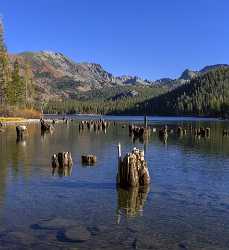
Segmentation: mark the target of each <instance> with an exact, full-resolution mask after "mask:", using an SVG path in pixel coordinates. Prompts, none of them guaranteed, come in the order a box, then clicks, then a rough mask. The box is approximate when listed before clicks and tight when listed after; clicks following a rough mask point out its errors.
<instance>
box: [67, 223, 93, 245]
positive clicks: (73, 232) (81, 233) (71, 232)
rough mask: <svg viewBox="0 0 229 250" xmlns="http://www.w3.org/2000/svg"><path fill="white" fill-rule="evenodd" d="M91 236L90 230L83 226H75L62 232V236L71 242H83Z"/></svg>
mask: <svg viewBox="0 0 229 250" xmlns="http://www.w3.org/2000/svg"><path fill="white" fill-rule="evenodd" d="M90 237H91V234H90V232H89V231H88V230H87V229H86V228H85V227H84V226H76V227H73V228H70V229H68V230H66V231H65V232H64V238H65V240H67V241H72V242H84V241H87V240H89V239H90Z"/></svg>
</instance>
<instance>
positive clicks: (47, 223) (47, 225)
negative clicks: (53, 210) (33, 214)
mask: <svg viewBox="0 0 229 250" xmlns="http://www.w3.org/2000/svg"><path fill="white" fill-rule="evenodd" d="M75 225H76V222H75V221H72V220H68V219H62V218H54V219H49V220H42V221H41V222H38V223H37V224H33V225H31V228H32V229H46V230H58V229H65V228H69V227H73V226H75Z"/></svg>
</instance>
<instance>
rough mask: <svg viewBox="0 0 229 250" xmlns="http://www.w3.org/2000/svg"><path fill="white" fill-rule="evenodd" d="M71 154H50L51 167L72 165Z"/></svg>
mask: <svg viewBox="0 0 229 250" xmlns="http://www.w3.org/2000/svg"><path fill="white" fill-rule="evenodd" d="M72 164H73V161H72V156H71V153H70V152H61V153H58V154H54V155H53V156H52V167H53V168H55V167H61V168H63V167H70V166H72Z"/></svg>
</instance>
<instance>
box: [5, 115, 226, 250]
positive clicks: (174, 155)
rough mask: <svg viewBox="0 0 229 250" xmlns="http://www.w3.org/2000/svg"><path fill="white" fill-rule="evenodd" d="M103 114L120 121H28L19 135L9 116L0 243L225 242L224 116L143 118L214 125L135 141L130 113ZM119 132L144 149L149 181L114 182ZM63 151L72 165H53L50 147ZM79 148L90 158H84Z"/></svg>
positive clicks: (152, 245) (122, 245)
mask: <svg viewBox="0 0 229 250" xmlns="http://www.w3.org/2000/svg"><path fill="white" fill-rule="evenodd" d="M75 118H76V117H74V119H75ZM78 118H79V117H77V119H78ZM87 118H88V117H87ZM87 118H86V117H83V118H82V117H80V119H87ZM94 118H95V119H97V118H98V117H94ZM99 118H100V117H99ZM108 118H109V119H111V120H122V122H120V123H116V125H113V123H112V124H111V125H110V127H109V128H108V129H107V131H106V134H105V133H104V132H102V131H101V132H94V131H91V132H90V131H88V130H84V131H81V132H79V130H78V124H79V121H77V120H74V121H72V122H69V124H64V123H57V124H55V125H54V126H55V130H54V132H53V133H52V134H48V133H47V134H44V135H43V136H41V131H40V126H39V125H36V124H31V125H29V126H28V135H27V136H26V138H25V141H21V142H16V132H15V126H9V127H7V128H6V129H5V130H6V131H5V132H3V133H1V134H0V225H1V227H0V249H212V250H213V249H214V250H215V249H229V238H228V236H229V216H228V214H229V137H223V136H222V131H223V129H229V122H227V121H220V120H216V119H196V118H193V119H191V118H188V119H187V118H185V119H182V118H180V119H174V118H171V119H170V118H164V119H163V118H151V119H149V124H150V126H153V127H156V128H158V127H160V126H161V125H164V124H168V126H171V127H177V126H179V125H182V126H185V127H188V126H190V125H192V126H193V127H199V126H204V127H210V128H211V136H210V137H209V138H198V137H195V136H193V135H191V134H189V133H188V134H187V135H185V136H182V137H178V136H177V135H176V134H171V135H169V137H168V141H167V143H166V144H165V143H164V142H163V141H161V140H160V139H159V138H158V135H157V133H151V136H150V137H149V139H148V141H145V142H144V143H142V142H140V141H139V140H136V141H135V142H133V140H132V138H130V137H129V134H128V126H127V125H125V123H127V122H128V120H129V118H128V117H124V118H123V117H121V118H120V117H108ZM133 120H135V121H137V122H139V123H140V122H141V121H142V117H134V119H133ZM130 122H133V121H130ZM119 142H120V143H121V145H122V153H123V155H124V154H125V153H126V152H128V151H131V149H132V148H133V147H138V148H143V149H145V157H146V160H147V162H148V167H149V171H150V176H151V184H150V187H148V188H146V189H136V188H134V189H130V190H128V191H127V190H123V189H119V188H117V187H116V174H117V164H118V160H117V144H118V143H119ZM62 151H70V152H71V153H72V158H73V161H74V165H73V167H72V169H68V170H67V171H64V172H63V171H58V170H56V171H55V172H53V169H52V167H51V164H50V162H51V156H52V155H53V154H54V153H57V152H62ZM84 153H93V154H95V155H96V156H97V163H96V165H94V166H89V167H87V166H84V165H82V163H81V155H82V154H84Z"/></svg>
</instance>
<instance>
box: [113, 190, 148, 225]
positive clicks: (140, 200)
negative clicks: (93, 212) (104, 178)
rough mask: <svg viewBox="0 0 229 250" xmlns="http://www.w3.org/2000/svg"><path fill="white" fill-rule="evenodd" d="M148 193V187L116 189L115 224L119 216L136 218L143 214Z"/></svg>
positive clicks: (118, 220)
mask: <svg viewBox="0 0 229 250" xmlns="http://www.w3.org/2000/svg"><path fill="white" fill-rule="evenodd" d="M149 191H150V186H145V187H132V188H129V189H123V188H120V187H118V188H117V203H118V204H117V216H118V218H117V223H118V224H119V223H120V220H121V216H122V215H125V216H127V217H136V216H141V215H142V214H143V208H144V205H145V202H146V199H147V196H148V193H149Z"/></svg>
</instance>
